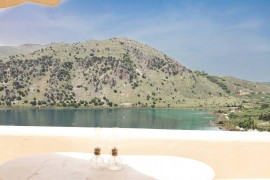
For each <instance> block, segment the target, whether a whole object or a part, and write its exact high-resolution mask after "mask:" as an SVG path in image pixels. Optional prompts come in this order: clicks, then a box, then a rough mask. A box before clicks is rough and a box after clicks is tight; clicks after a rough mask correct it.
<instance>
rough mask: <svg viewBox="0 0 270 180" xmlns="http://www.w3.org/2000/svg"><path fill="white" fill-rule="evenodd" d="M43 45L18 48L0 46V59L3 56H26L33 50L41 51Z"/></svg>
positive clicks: (24, 45) (25, 45) (28, 45)
mask: <svg viewBox="0 0 270 180" xmlns="http://www.w3.org/2000/svg"><path fill="white" fill-rule="evenodd" d="M43 47H46V46H43V45H39V44H23V45H20V46H0V58H3V57H5V56H12V55H13V56H16V55H19V54H26V53H30V52H33V51H35V50H38V49H41V48H43Z"/></svg>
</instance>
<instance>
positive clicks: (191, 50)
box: [0, 0, 270, 82]
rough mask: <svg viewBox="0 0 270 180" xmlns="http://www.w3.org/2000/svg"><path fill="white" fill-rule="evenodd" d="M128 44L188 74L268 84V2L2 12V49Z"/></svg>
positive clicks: (145, 1)
mask: <svg viewBox="0 0 270 180" xmlns="http://www.w3.org/2000/svg"><path fill="white" fill-rule="evenodd" d="M111 37H128V38H131V39H134V40H137V41H140V42H142V43H146V44H148V45H150V46H152V47H154V48H156V49H158V50H160V51H162V52H164V53H166V54H167V55H169V56H171V57H174V58H175V59H177V60H178V61H179V62H180V63H182V64H183V65H185V66H186V67H188V68H190V69H192V70H201V71H206V72H208V73H209V74H213V75H222V76H224V75H231V76H236V77H238V78H242V79H247V80H253V81H268V82H270V70H268V69H270V0H208V1H207V0H204V1H200V0H198V1H195V0H193V1H192V0H188V1H181V0H102V1H101V0H64V1H63V2H62V3H61V4H60V5H59V6H57V7H55V8H51V7H43V6H39V5H35V4H24V5H22V6H19V7H15V8H9V9H6V10H0V45H19V44H23V43H41V44H46V43H51V42H77V41H86V40H90V39H100V40H102V39H108V38H111Z"/></svg>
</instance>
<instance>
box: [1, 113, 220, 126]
mask: <svg viewBox="0 0 270 180" xmlns="http://www.w3.org/2000/svg"><path fill="white" fill-rule="evenodd" d="M215 119H216V116H214V115H212V114H210V113H209V111H208V110H174V109H57V110H53V109H8V110H0V125H15V126H61V127H119V128H144V129H145V128H146V129H182V130H218V128H216V127H212V126H211V125H210V121H211V120H215Z"/></svg>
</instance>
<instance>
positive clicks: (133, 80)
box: [0, 38, 270, 107]
mask: <svg viewBox="0 0 270 180" xmlns="http://www.w3.org/2000/svg"><path fill="white" fill-rule="evenodd" d="M35 47H36V46H35ZM0 49H1V48H0ZM0 82H1V84H0V106H18V107H22V106H24V107H28V106H35V107H41V106H47V107H48V106H49V107H96V106H102V107H103V106H109V107H115V106H133V107H199V106H212V107H215V106H232V105H238V104H240V103H241V96H240V95H244V94H245V93H265V92H266V93H268V92H270V86H269V85H267V84H262V83H252V82H246V81H242V80H238V79H235V78H220V77H216V76H209V75H208V74H206V73H204V72H198V71H196V72H192V71H191V70H189V69H187V68H186V67H185V66H183V65H181V64H179V63H178V62H177V61H176V60H174V59H173V58H171V57H168V56H167V55H165V54H163V53H161V52H159V51H157V50H155V49H153V48H151V47H149V46H147V45H144V44H141V43H138V42H136V41H133V40H129V39H126V38H113V39H109V40H105V41H87V42H83V43H73V44H65V43H61V44H51V45H47V46H41V47H40V48H38V49H36V50H34V51H32V52H31V53H20V54H16V55H10V56H5V57H2V58H0Z"/></svg>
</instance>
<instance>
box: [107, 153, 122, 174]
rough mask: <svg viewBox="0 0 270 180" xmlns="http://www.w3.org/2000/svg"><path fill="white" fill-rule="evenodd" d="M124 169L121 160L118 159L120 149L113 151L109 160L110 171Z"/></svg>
mask: <svg viewBox="0 0 270 180" xmlns="http://www.w3.org/2000/svg"><path fill="white" fill-rule="evenodd" d="M122 168H123V163H122V160H121V158H119V157H118V149H117V148H113V149H112V156H111V157H110V158H109V160H108V169H109V170H113V171H119V170H121V169H122Z"/></svg>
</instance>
